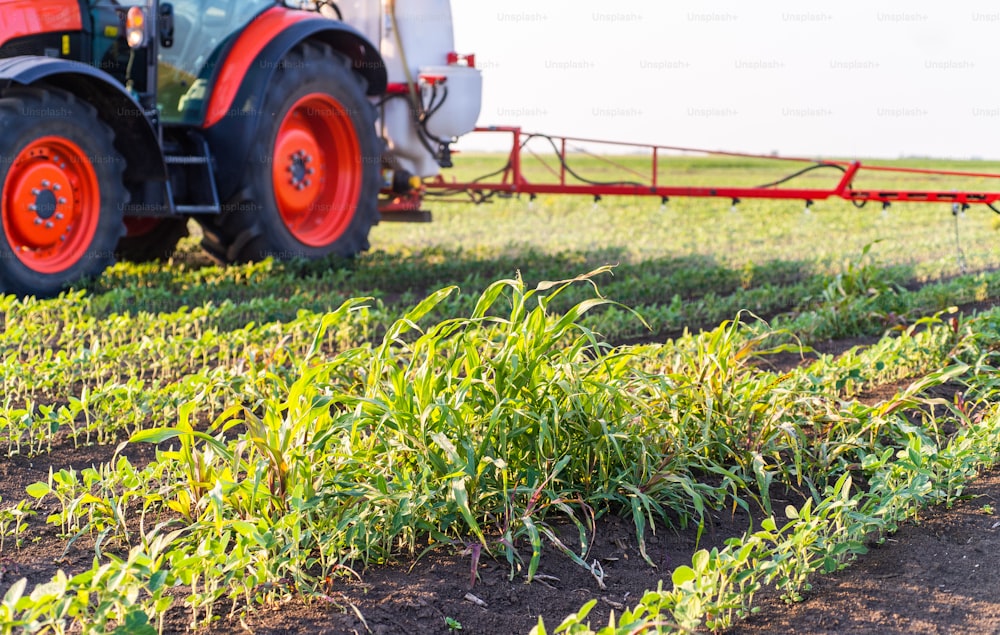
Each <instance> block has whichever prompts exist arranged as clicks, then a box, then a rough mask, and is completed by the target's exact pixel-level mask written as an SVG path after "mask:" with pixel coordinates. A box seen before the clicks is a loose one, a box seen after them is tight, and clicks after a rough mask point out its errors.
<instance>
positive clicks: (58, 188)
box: [52, 183, 62, 192]
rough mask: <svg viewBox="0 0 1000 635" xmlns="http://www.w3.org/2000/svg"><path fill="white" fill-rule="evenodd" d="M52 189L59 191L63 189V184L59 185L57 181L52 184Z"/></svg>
mask: <svg viewBox="0 0 1000 635" xmlns="http://www.w3.org/2000/svg"><path fill="white" fill-rule="evenodd" d="M52 189H53V190H55V191H56V192H58V191H59V190H61V189H62V186H61V185H59V184H58V183H56V184H55V185H53V186H52Z"/></svg>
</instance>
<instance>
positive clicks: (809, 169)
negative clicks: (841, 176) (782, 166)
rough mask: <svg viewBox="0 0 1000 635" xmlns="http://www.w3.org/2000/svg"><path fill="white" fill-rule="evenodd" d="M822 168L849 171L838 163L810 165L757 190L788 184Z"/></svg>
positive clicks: (760, 186)
mask: <svg viewBox="0 0 1000 635" xmlns="http://www.w3.org/2000/svg"><path fill="white" fill-rule="evenodd" d="M822 168H833V169H835V170H840V171H841V172H847V169H846V168H845V167H844V166H842V165H837V164H836V163H816V164H815V165H810V166H809V167H807V168H802V169H801V170H799V171H798V172H793V173H791V174H789V175H788V176H785V177H782V178H780V179H778V180H777V181H772V182H771V183H765V184H764V185H758V186H757V188H756V189H764V188H768V187H774V186H775V185H781V184H782V183H787V182H788V181H791V180H792V179H794V178H797V177H800V176H802V175H803V174H805V173H807V172H812V171H813V170H820V169H822Z"/></svg>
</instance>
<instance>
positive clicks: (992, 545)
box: [0, 339, 1000, 635]
mask: <svg viewBox="0 0 1000 635" xmlns="http://www.w3.org/2000/svg"><path fill="white" fill-rule="evenodd" d="M871 341H872V340H870V339H869V340H857V341H841V342H831V343H825V344H822V345H819V346H817V347H816V348H817V350H818V351H820V352H823V353H833V354H836V353H839V352H841V351H843V350H846V349H848V348H851V347H853V346H855V345H865V344H868V343H870V342H871ZM808 357H809V356H806V358H807V359H808ZM803 361H805V360H803V358H802V356H787V357H786V358H774V359H772V360H771V362H769V363H770V364H771V365H772V366H773V367H774V368H778V369H781V368H788V367H791V366H794V365H797V364H799V363H803ZM896 388H898V386H886V387H882V388H880V389H879V390H877V391H873V392H872V393H871V394H868V395H863V396H862V398H864V399H870V400H876V399H879V398H883V397H884V396H885V395H891V394H893V393H894V391H895V389H896ZM940 390H942V391H945V392H946V391H947V390H948V389H947V388H942V389H940ZM938 396H943V397H946V398H947V395H944V394H942V395H938ZM114 452H115V450H114V448H112V447H89V448H79V449H77V448H74V447H73V446H72V444H71V443H69V442H68V441H67V442H65V443H64V444H63V446H62V447H59V448H57V449H56V450H54V451H53V452H52V453H50V454H48V455H45V456H42V457H38V458H35V459H19V458H15V459H12V460H8V461H5V462H0V497H2V500H3V501H5V502H10V501H16V500H20V499H22V498H24V497H25V494H24V488H25V487H26V486H27V485H29V484H30V483H32V482H35V481H44V480H45V479H46V478H47V476H48V472H49V468H50V466H51V467H52V468H54V469H61V468H64V467H68V466H70V465H71V466H73V467H74V468H76V469H82V468H85V467H88V466H90V465H95V464H99V463H101V462H104V461H108V460H110V459H111V458H112V457H113V456H114ZM124 452H125V453H127V454H128V455H129V457H130V459H131V460H132V461H133V463H134V464H142V463H144V462H145V461H148V460H150V459H151V458H152V454H153V449H152V447H151V446H148V445H144V446H129V447H127V448H126V449H125V450H124ZM966 493H967V495H968V496H967V497H966V499H965V500H963V501H961V502H959V503H958V504H956V505H954V507H952V508H951V509H932V510H928V511H926V512H925V513H924V514H923V516H922V517H921V519H920V522H919V523H916V524H907V525H905V526H903V527H902V528H901V529H900V530H899V531H898V532H897V533H896V534H894V535H892V536H889V537H887V539H886V540H885V542H884V543H883V544H881V545H874V546H873V547H872V548H871V550H870V552H869V553H868V554H867V555H865V556H862V557H861V558H860V559H858V560H857V561H856V562H855V563H853V564H852V565H851V566H850V567H848V568H847V569H844V570H842V571H839V572H836V573H834V574H830V575H826V576H817V577H816V578H815V579H814V580H813V588H812V590H811V591H810V592H808V593H806V594H805V600H804V601H803V602H801V603H799V604H794V605H787V604H785V603H783V602H782V601H781V600H780V599H778V598H777V597H774V596H769V595H768V594H767V593H763V594H761V595H760V596H758V599H759V602H758V604H759V606H760V607H761V610H760V612H759V614H757V615H755V616H753V617H752V618H749V619H748V620H746V621H745V622H742V623H740V624H739V625H738V626H737V627H736V628H734V629H732V630H731V631H730V632H731V633H748V634H749V633H785V632H795V633H1000V515H995V514H994V513H992V510H993V509H996V510H1000V470H996V471H992V472H990V473H987V474H985V475H983V476H982V477H981V478H980V479H978V480H977V481H976V482H974V483H972V484H971V485H970V487H969V488H968V489H967V490H966ZM779 502H780V501H779ZM779 507H780V506H779ZM54 510H55V503H54V502H48V503H47V502H44V501H43V502H42V503H41V504H39V505H38V514H37V515H36V516H35V517H34V518H32V519H31V520H30V531H29V532H28V534H27V535H28V536H32V537H39V538H38V539H35V540H28V541H26V544H24V545H23V546H22V547H21V548H20V549H19V550H18V549H14V548H12V546H11V545H9V544H8V545H5V546H4V549H3V552H2V554H0V594H2V593H3V592H4V591H6V588H7V586H8V585H9V584H11V583H12V582H13V581H14V580H16V579H18V578H20V577H27V578H28V581H29V584H30V585H34V584H37V583H40V582H44V581H46V580H48V579H49V578H50V577H51V575H52V574H53V573H54V572H55V570H56V569H58V568H63V569H66V570H68V571H71V572H76V571H80V570H82V569H85V568H86V567H89V566H90V563H91V562H92V559H93V547H94V545H93V542H92V540H90V539H89V538H88V537H84V538H81V539H80V540H79V541H77V542H76V543H75V544H74V545H73V547H72V548H70V549H68V550H67V551H66V552H65V553H64V549H65V541H64V540H61V539H58V537H57V534H58V531H57V529H56V528H54V527H52V526H51V525H47V524H45V516H46V515H47V514H48V513H51V512H52V511H54ZM749 520H750V519H749V518H748V517H747V516H746V515H744V514H743V513H738V514H735V515H729V514H717V515H715V516H713V518H712V521H713V522H712V523H711V524H710V526H709V527H708V528H707V530H706V531H705V533H704V535H703V536H702V538H701V542H700V544H697V543H696V533H695V529H694V528H693V527H688V528H686V529H670V528H665V527H660V528H658V529H657V530H656V533H655V535H652V536H649V535H647V551H648V555H649V556H650V558H651V560H652V561H653V563H655V565H656V567H655V568H654V567H652V566H650V565H649V564H647V563H646V562H645V561H644V560H643V558H642V556H641V555H640V553H639V549H638V545H637V541H636V533H635V528H634V526H633V525H632V523H631V521H629V520H623V519H620V518H615V517H605V518H602V519H599V520H598V522H597V525H596V532H595V534H594V535H593V536H592V537H591V546H590V551H589V553H588V554H587V556H586V560H587V561H588V562H596V563H597V565H598V566H599V568H600V570H602V571H603V584H604V585H605V588H601V586H600V583H599V581H598V579H597V578H596V577H595V576H594V575H592V574H591V572H589V571H587V570H585V569H584V568H582V567H580V566H579V565H577V564H574V563H573V561H571V560H570V559H569V558H567V557H565V556H563V555H561V554H560V553H559V552H557V551H556V550H555V549H554V548H552V547H548V548H547V549H546V551H545V552H544V555H543V558H542V561H541V566H540V567H539V570H538V573H539V574H540V575H538V576H537V578H536V579H535V581H534V582H532V583H530V584H528V583H527V582H526V578H525V574H524V572H523V571H514V572H513V575H512V572H511V568H510V566H509V565H508V564H507V562H506V561H505V560H504V559H503V557H502V556H501V555H500V554H494V555H493V556H491V555H489V554H486V553H483V554H482V557H481V558H480V561H479V563H478V567H476V569H475V580H473V570H472V556H471V554H470V553H469V552H468V550H466V549H464V548H463V545H456V546H452V547H443V548H440V549H437V550H434V551H431V552H429V553H427V554H426V555H424V556H423V557H422V558H420V559H418V560H416V562H414V558H411V557H408V556H401V557H400V558H399V560H398V561H397V562H393V563H390V564H388V565H386V566H382V567H373V568H369V569H368V570H366V571H362V572H360V574H361V575H360V579H356V578H351V577H344V578H342V579H338V580H335V581H333V582H332V583H331V584H330V587H329V588H328V589H325V593H324V594H322V595H319V596H314V597H308V598H304V597H294V598H292V599H290V600H289V601H288V602H286V603H284V604H282V605H281V606H273V607H265V608H261V609H259V610H257V611H255V612H254V613H252V614H250V615H247V616H242V617H240V616H234V617H225V618H223V619H222V620H220V621H219V622H218V623H217V624H216V625H215V627H213V628H212V629H210V630H208V631H203V632H211V633H230V632H254V633H259V634H261V635H265V634H270V635H278V634H282V633H296V634H298V633H330V634H332V633H345V634H351V633H357V634H363V633H367V632H370V633H378V634H424V633H427V634H430V633H444V634H447V633H449V632H460V633H469V634H476V633H480V634H505V633H523V634H526V633H527V632H528V631H529V630H530V629H531V628H532V627H533V626H534V625H535V624H537V623H538V619H539V617H542V618H544V620H545V623H546V627H547V629H548V631H549V632H550V633H551V632H553V631H554V629H555V627H557V626H558V625H559V623H560V621H561V620H562V619H563V618H564V617H565V616H566V615H569V614H571V613H573V612H575V611H577V610H578V609H579V608H580V607H581V606H582V605H583V604H584V603H585V602H587V601H589V600H596V602H597V604H596V606H595V607H594V609H593V610H592V612H591V614H590V621H591V624H592V625H593V626H594V627H600V626H602V625H604V624H606V623H607V621H608V617H609V615H610V614H611V612H612V611H614V612H615V613H616V614H618V613H620V612H621V610H622V608H624V607H625V606H632V605H634V604H635V603H636V601H637V600H638V599H639V598H640V597H641V596H642V593H643V592H644V591H645V590H648V589H655V588H656V587H657V585H658V584H659V583H660V580H661V579H663V578H664V577H666V578H667V582H665V583H664V586H668V587H669V575H670V572H671V571H672V570H673V568H675V567H676V566H678V565H681V564H687V563H689V562H690V558H691V555H692V553H693V552H694V550H695V548H696V546H697V547H699V548H712V547H715V546H721V545H722V543H723V541H724V540H725V539H726V538H728V537H731V536H737V535H740V534H741V533H742V532H743V531H744V530H745V529H746V528H747V527H748V525H749ZM758 520H759V519H758ZM755 522H756V521H755ZM574 531H575V530H574ZM566 537H567V540H568V544H570V545H573V544H574V543H573V542H572V540H571V538H572V536H571V534H570V533H567V534H566ZM8 540H9V539H8ZM177 604H178V606H179V605H180V604H181V603H180V602H178V603H177ZM189 620H190V616H189V615H187V614H185V613H184V612H183V610H182V609H179V608H175V609H174V610H173V611H172V613H171V615H170V616H169V618H168V622H167V625H166V626H167V628H166V630H165V632H167V633H181V632H185V631H186V629H187V626H188V622H189ZM449 623H450V624H451V625H452V627H453V628H454V627H456V626H457V625H461V630H460V631H452V630H450V629H449V626H448V624H449Z"/></svg>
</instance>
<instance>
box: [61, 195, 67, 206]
mask: <svg viewBox="0 0 1000 635" xmlns="http://www.w3.org/2000/svg"><path fill="white" fill-rule="evenodd" d="M59 204H60V205H65V204H66V198H65V197H64V196H60V197H59Z"/></svg>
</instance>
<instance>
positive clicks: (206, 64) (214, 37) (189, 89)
mask: <svg viewBox="0 0 1000 635" xmlns="http://www.w3.org/2000/svg"><path fill="white" fill-rule="evenodd" d="M171 4H173V7H174V45H173V46H172V47H170V48H161V49H160V58H159V97H158V99H157V102H158V105H159V107H160V112H161V116H162V119H163V121H165V122H168V123H182V122H183V123H195V122H198V121H200V120H201V116H202V112H203V108H204V106H205V102H206V100H207V97H208V94H207V93H208V83H209V82H210V81H211V79H212V74H213V71H214V70H215V64H216V63H217V61H218V58H219V56H220V55H221V53H222V49H223V48H224V45H225V44H226V42H227V40H229V39H230V38H231V37H233V35H234V34H235V33H238V32H240V31H241V30H242V29H243V28H244V27H245V26H246V24H247V23H249V22H250V21H251V20H253V19H254V18H255V17H256V16H257V15H258V14H260V13H261V12H262V11H265V10H266V9H269V8H271V7H273V6H274V5H275V2H274V0H174V1H173V2H172V3H171Z"/></svg>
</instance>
